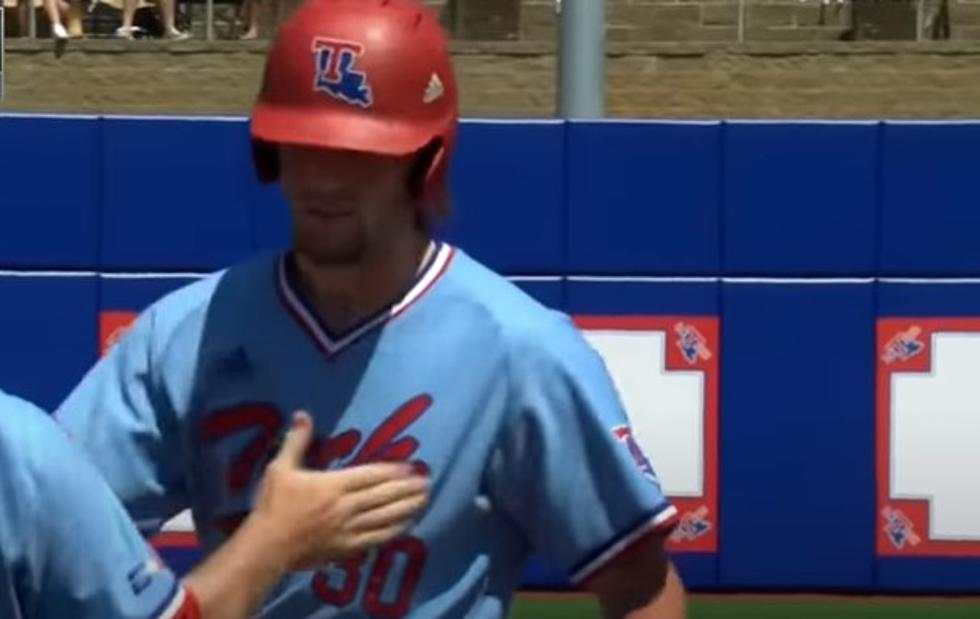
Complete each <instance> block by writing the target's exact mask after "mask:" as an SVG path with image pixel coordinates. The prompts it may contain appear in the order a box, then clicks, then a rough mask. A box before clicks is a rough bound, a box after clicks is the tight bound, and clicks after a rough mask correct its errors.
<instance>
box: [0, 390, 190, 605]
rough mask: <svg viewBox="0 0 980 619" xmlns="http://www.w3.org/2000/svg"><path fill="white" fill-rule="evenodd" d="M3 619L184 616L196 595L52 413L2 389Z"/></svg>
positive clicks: (0, 587)
mask: <svg viewBox="0 0 980 619" xmlns="http://www.w3.org/2000/svg"><path fill="white" fill-rule="evenodd" d="M0 556H2V559H3V562H2V565H0V617H5V618H11V619H66V618H68V617H70V618H71V619H130V618H133V619H135V618H137V617H138V618H141V619H149V618H166V619H170V618H176V617H185V616H190V615H189V612H190V611H189V609H187V608H185V606H186V604H185V603H186V601H187V600H186V592H185V590H184V588H183V587H182V586H181V584H180V583H179V582H178V580H177V579H176V578H175V576H174V575H173V573H171V572H170V571H168V570H166V569H165V568H164V567H163V566H162V565H161V564H160V562H159V561H158V560H157V558H156V555H155V554H154V552H153V551H152V550H151V549H150V548H149V547H148V546H147V544H146V542H145V541H144V540H143V538H142V537H141V536H140V534H139V532H138V531H137V529H136V527H135V525H133V523H132V522H131V521H130V520H129V518H128V517H127V515H126V511H125V510H124V509H123V507H122V505H121V504H120V503H119V501H118V499H116V497H115V496H114V495H113V493H112V491H111V490H110V489H109V487H108V486H107V485H106V483H105V481H104V480H103V479H102V478H101V477H100V476H99V473H98V472H97V471H96V469H95V467H93V466H92V465H91V463H90V462H88V461H87V460H86V458H85V456H84V455H83V453H82V451H81V450H79V449H78V448H77V447H76V446H75V445H72V444H71V443H70V442H69V440H68V438H67V437H66V436H65V433H64V431H63V430H61V429H59V428H58V426H57V425H56V424H55V423H54V422H53V421H52V420H51V418H50V417H49V416H48V415H47V413H45V412H43V411H41V410H40V409H38V408H36V407H34V406H33V405H31V404H28V403H27V402H25V401H23V400H20V399H17V398H14V397H12V396H9V395H6V394H4V393H3V392H2V391H0Z"/></svg>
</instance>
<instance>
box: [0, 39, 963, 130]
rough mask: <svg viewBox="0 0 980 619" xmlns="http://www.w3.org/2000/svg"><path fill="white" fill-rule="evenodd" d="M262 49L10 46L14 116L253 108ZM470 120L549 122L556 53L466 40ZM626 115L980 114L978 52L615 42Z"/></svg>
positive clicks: (615, 90) (616, 101)
mask: <svg viewBox="0 0 980 619" xmlns="http://www.w3.org/2000/svg"><path fill="white" fill-rule="evenodd" d="M264 49H265V45H264V44H263V43H250V44H240V43H232V42H217V43H212V44H208V43H205V42H185V43H181V44H173V45H167V44H162V43H151V42H143V41H137V42H129V43H125V42H117V41H87V42H83V43H72V44H70V45H69V48H68V50H67V52H66V53H64V54H63V55H62V56H60V57H57V56H56V55H55V54H53V53H52V50H51V43H50V42H49V41H33V42H32V41H11V42H8V49H7V73H8V75H7V100H6V101H5V103H4V104H3V105H0V110H5V111H35V112H37V111H47V112H92V113H147V114H150V113H169V114H197V113H206V114H214V113H219V114H223V113H230V114H243V113H247V111H248V107H249V104H250V102H251V99H252V97H253V96H254V93H255V91H256V89H257V85H258V80H259V78H260V74H261V66H262V60H263V53H264ZM455 61H456V66H457V70H458V73H459V75H460V81H461V91H462V109H463V113H464V114H465V115H467V116H503V117H508V116H530V117H543V116H549V115H551V114H552V113H553V110H554V101H555V92H554V70H555V69H554V67H555V59H554V54H553V46H552V45H550V44H533V43H510V44H506V43H495V44H489V43H485V44H477V43H460V44H457V45H456V48H455ZM607 77H608V92H607V95H608V97H607V98H608V112H609V115H610V116H616V117H624V116H629V117H673V118H705V117H708V118H713V117H728V118H731V117H746V118H753V117H782V118H786V117H828V118H880V117H929V118H951V117H974V118H975V117H980V44H974V43H958V44H956V43H952V42H944V43H923V44H897V43H859V42H851V43H848V42H814V43H806V44H801V43H752V44H743V45H737V44H726V43H717V44H693V43H688V44H654V43H645V44H640V43H633V44H629V45H625V44H611V45H610V49H609V59H608V63H607Z"/></svg>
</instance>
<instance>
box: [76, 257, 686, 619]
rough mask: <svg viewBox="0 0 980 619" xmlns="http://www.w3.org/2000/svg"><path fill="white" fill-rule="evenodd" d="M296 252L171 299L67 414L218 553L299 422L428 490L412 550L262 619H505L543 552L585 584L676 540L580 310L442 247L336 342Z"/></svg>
mask: <svg viewBox="0 0 980 619" xmlns="http://www.w3.org/2000/svg"><path fill="white" fill-rule="evenodd" d="M294 282H295V275H294V272H293V267H292V262H291V260H290V258H289V256H288V254H285V255H264V256H261V257H258V258H256V259H253V260H251V261H249V262H247V263H244V264H241V265H238V266H235V267H233V268H231V269H228V270H226V271H222V272H220V273H217V274H214V275H212V276H210V277H208V278H206V279H204V280H202V281H200V282H195V283H193V284H191V285H189V286H187V287H185V288H183V289H180V290H177V291H175V292H173V293H171V294H170V295H168V296H166V297H164V298H163V299H161V300H159V301H158V302H156V303H155V304H153V305H152V306H151V307H150V308H148V309H147V310H146V311H145V312H143V313H142V314H141V316H140V317H139V319H138V320H137V322H136V324H135V325H134V327H133V329H132V330H131V331H130V333H129V334H128V335H127V336H125V337H124V338H123V339H122V340H121V341H120V342H119V343H118V344H116V346H115V347H114V348H113V349H112V350H111V352H109V354H107V356H106V357H104V358H103V359H102V360H101V361H100V362H99V363H98V364H97V365H96V366H95V367H94V368H93V369H92V370H91V371H90V372H89V374H88V375H87V376H86V377H85V378H84V380H83V381H82V383H81V384H80V386H79V387H78V388H77V389H76V390H75V391H74V392H73V393H72V394H71V395H70V396H69V398H68V399H67V400H66V401H65V402H64V403H63V405H62V406H61V408H60V409H59V411H58V412H57V415H58V418H59V419H60V421H61V423H63V424H64V425H65V426H67V427H68V428H70V429H71V432H72V433H73V435H75V436H76V437H77V438H78V440H79V441H81V442H83V443H84V444H85V445H86V446H87V448H88V450H89V451H90V452H91V453H92V456H93V458H94V459H95V460H96V461H97V462H98V465H99V466H100V468H101V469H102V471H103V472H104V475H105V476H106V477H107V479H108V480H109V483H110V484H111V485H112V486H113V488H114V489H115V490H116V492H117V493H118V494H119V495H120V496H121V497H122V499H123V501H124V502H125V504H126V505H127V506H128V508H129V509H130V510H131V512H132V514H133V515H134V517H135V518H137V519H138V520H139V521H141V522H143V521H147V522H149V521H155V522H156V523H157V524H159V523H161V522H162V521H164V520H166V519H168V518H170V517H172V516H173V515H175V514H177V513H178V512H180V511H182V510H183V509H185V508H187V507H190V508H191V509H192V513H193V516H194V522H195V525H196V528H197V532H198V535H199V537H200V538H201V540H202V543H203V545H204V546H205V549H206V550H212V549H214V548H215V547H216V546H217V545H218V544H220V543H221V542H222V541H223V540H224V539H226V537H227V535H228V534H229V532H230V531H232V530H233V529H234V527H235V525H236V524H237V523H238V522H239V521H240V520H241V518H242V517H243V515H244V514H246V513H248V511H249V509H250V507H251V505H252V501H253V498H254V494H255V490H256V486H257V482H258V481H259V479H260V477H261V473H262V471H263V467H264V465H265V463H266V462H267V461H268V459H269V458H270V457H271V456H272V455H273V454H274V453H275V450H276V449H277V442H278V441H279V440H280V439H281V436H282V435H283V433H284V432H285V429H286V427H287V425H288V420H289V417H290V415H291V413H293V412H294V411H296V410H298V409H304V410H307V411H309V412H310V413H311V414H312V415H313V418H314V423H315V432H316V434H317V437H318V438H317V441H316V444H315V446H314V447H313V448H312V449H311V450H310V453H309V465H310V466H312V467H316V468H320V469H330V468H336V467H341V466H348V465H353V464H358V463H364V462H370V461H376V460H405V461H411V462H414V463H415V464H416V465H417V466H418V467H420V468H425V469H427V470H428V471H429V472H430V474H431V477H432V480H433V486H432V488H433V496H432V500H431V502H430V506H429V507H428V509H427V511H426V512H425V513H424V515H423V516H422V517H421V518H420V520H419V521H418V523H417V524H416V525H415V526H414V527H413V528H412V529H411V530H410V531H409V532H408V533H407V534H406V535H404V536H402V537H400V538H398V539H397V540H395V541H393V542H392V543H390V544H388V545H387V546H385V547H383V548H381V549H379V550H377V551H374V552H372V553H370V554H369V555H368V556H366V557H362V558H358V559H354V560H351V561H347V562H345V563H343V564H340V565H330V566H325V567H324V568H323V569H321V570H317V571H313V572H305V573H297V574H294V575H293V576H292V577H291V578H289V579H288V580H287V581H286V582H284V583H282V586H281V587H280V588H279V589H278V590H277V591H276V592H275V593H274V595H272V596H271V597H270V599H269V602H268V605H267V606H266V610H265V616H267V617H276V618H278V617H315V618H318V619H320V618H323V619H325V618H328V617H330V618H333V617H343V618H353V617H379V618H388V619H401V618H403V617H412V618H440V619H442V618H454V617H460V618H462V617H467V618H470V619H497V618H500V617H504V616H505V615H506V612H507V607H508V604H509V601H510V597H511V594H512V591H513V590H514V589H515V587H516V586H517V585H518V584H519V581H520V577H521V575H522V566H523V564H524V562H525V560H526V558H527V557H528V556H529V554H530V553H534V554H537V555H539V556H540V555H544V556H548V557H550V558H551V559H552V560H553V561H555V562H557V563H558V564H559V565H561V566H563V567H564V568H565V569H566V570H568V574H569V575H570V577H571V578H572V579H573V580H574V581H576V582H581V581H583V580H584V579H586V578H587V577H588V576H590V575H592V574H594V573H595V572H596V571H597V570H598V569H600V568H601V567H602V566H603V565H604V564H606V563H607V562H608V561H609V560H610V559H611V558H612V557H614V556H616V554H617V553H618V552H619V551H621V550H622V549H623V548H624V547H626V546H628V545H629V544H630V542H632V541H634V540H636V539H639V538H640V537H643V536H644V535H645V534H647V533H650V532H651V531H657V530H659V531H660V532H665V531H666V530H667V529H669V528H670V527H671V526H673V522H674V518H675V515H676V510H675V508H674V507H673V506H672V505H670V504H669V503H668V501H667V500H666V499H665V497H664V495H663V493H662V491H661V486H660V484H659V481H658V480H657V478H656V476H655V474H654V472H653V468H652V467H651V466H650V463H649V461H648V460H647V459H646V457H645V456H644V454H643V453H642V452H641V451H640V448H639V447H638V446H637V444H636V443H635V441H633V440H632V437H631V434H630V431H629V424H628V420H627V417H626V414H625V411H624V410H623V408H622V405H621V402H620V399H619V397H618V395H617V393H616V391H615V388H614V385H613V382H612V380H611V378H610V376H609V374H608V372H607V370H606V368H605V366H604V364H603V362H602V359H601V358H600V357H599V355H598V354H597V353H596V352H595V351H594V350H593V349H592V348H591V347H590V346H589V345H588V344H587V343H586V341H585V339H584V338H583V337H582V335H581V333H580V332H579V331H578V330H577V328H576V327H575V325H574V323H573V322H572V321H571V320H570V319H569V318H568V317H567V316H565V315H563V314H560V313H557V312H555V311H552V310H550V309H547V308H545V307H544V306H542V305H540V304H538V303H537V302H536V301H534V300H533V299H532V298H530V297H529V296H527V295H526V294H525V293H523V292H522V291H521V290H520V289H518V288H517V287H515V286H514V285H513V284H511V283H510V282H508V281H507V280H506V279H504V278H502V277H500V276H499V275H497V274H495V273H493V272H492V271H490V270H488V269H486V268H485V267H483V266H481V265H480V264H479V263H477V262H476V261H475V260H473V259H472V258H471V257H469V256H468V255H466V254H465V253H464V252H462V251H460V250H458V249H456V248H454V247H452V246H450V245H447V244H441V245H439V246H438V248H437V250H436V251H434V252H433V253H432V257H431V259H430V260H429V262H428V263H427V264H426V265H423V268H422V269H421V270H420V272H419V276H418V279H417V281H416V282H415V284H414V285H413V286H412V287H411V289H410V290H408V291H407V293H406V294H405V295H404V296H402V297H401V298H400V299H398V300H397V301H396V302H394V303H393V304H392V305H391V306H390V307H387V308H385V310H384V311H383V312H381V313H380V314H379V315H377V316H375V317H373V318H371V319H369V320H367V321H366V322H364V323H363V324H361V325H359V326H358V327H357V328H355V329H353V330H351V331H349V332H347V333H344V334H332V333H330V332H328V331H327V329H325V328H324V326H323V325H322V324H321V323H320V321H318V319H317V317H316V315H315V313H314V312H313V311H312V310H311V309H310V305H309V304H308V302H307V301H306V300H305V299H304V297H303V294H302V293H301V292H300V290H299V289H298V288H297V286H296V285H295V283H294Z"/></svg>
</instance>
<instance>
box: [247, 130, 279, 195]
mask: <svg viewBox="0 0 980 619" xmlns="http://www.w3.org/2000/svg"><path fill="white" fill-rule="evenodd" d="M252 163H253V164H254V165H255V174H256V175H257V176H258V178H259V181H261V182H262V183H265V184H269V183H273V182H275V181H277V180H279V148H278V147H277V146H276V145H275V144H273V143H271V142H265V141H262V140H257V139H253V140H252Z"/></svg>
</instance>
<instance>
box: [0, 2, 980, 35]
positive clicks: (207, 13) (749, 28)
mask: <svg viewBox="0 0 980 619" xmlns="http://www.w3.org/2000/svg"><path fill="white" fill-rule="evenodd" d="M96 1H97V0H96ZM467 1H468V2H471V3H472V2H474V0H446V9H447V10H450V14H452V15H454V14H455V13H456V10H455V5H456V3H457V2H458V3H460V4H462V3H464V2H467ZM486 1H487V2H494V1H496V0H486ZM571 1H574V0H565V2H566V3H568V2H571ZM583 1H584V0H583ZM589 1H593V0H589ZM855 1H856V2H857V3H859V4H861V5H864V6H873V5H874V4H876V3H881V4H883V5H884V4H887V3H893V4H894V5H899V4H901V5H905V6H909V4H910V3H912V2H914V6H915V21H916V23H915V35H914V40H915V41H924V40H927V39H929V38H932V37H930V36H928V31H929V30H930V28H931V27H932V25H933V24H932V22H933V20H934V19H936V17H937V12H936V10H937V8H938V7H941V8H942V10H944V11H945V14H944V15H943V17H944V18H945V19H948V11H949V8H948V6H947V5H946V4H945V3H947V2H948V3H950V4H952V3H960V4H962V5H970V4H973V5H980V0H977V1H976V2H971V1H970V0H967V1H966V2H964V1H963V0H905V1H903V0H782V1H780V0H775V1H774V0H731V2H729V3H713V4H711V6H712V7H715V8H717V7H729V8H735V10H736V18H735V24H734V36H733V37H731V38H728V39H727V40H729V41H732V42H738V43H745V42H750V41H752V40H755V39H753V38H752V34H753V33H759V32H760V31H762V32H764V31H765V30H766V28H765V27H758V26H756V25H755V20H754V19H753V12H754V10H763V9H768V10H771V9H772V7H780V6H782V7H788V6H791V5H796V6H800V7H813V6H814V5H820V6H821V11H823V10H824V9H826V8H828V7H830V6H835V7H836V11H838V12H839V11H848V12H849V13H850V14H853V10H852V9H853V7H854V4H855ZM20 2H27V3H28V5H29V9H30V10H27V11H24V12H26V14H27V15H26V17H27V23H26V26H27V27H26V30H27V32H26V35H27V37H28V38H32V39H35V38H37V34H38V23H37V21H38V18H37V13H38V11H37V10H36V9H35V8H34V2H35V0H20ZM274 2H275V4H276V5H277V7H278V5H284V4H294V3H295V1H294V0H293V1H291V0H274ZM200 4H203V6H204V29H203V30H204V32H203V35H204V39H205V40H207V41H214V40H215V39H216V38H217V37H216V32H215V30H216V28H215V26H216V14H215V3H214V0H203V2H201V3H200ZM560 4H561V0H554V6H555V11H554V15H555V18H554V20H555V29H556V30H555V33H554V36H557V20H558V15H559V13H560V11H559V10H558V8H559V7H560ZM611 4H612V2H609V1H607V5H611ZM538 6H540V5H538ZM663 6H668V3H666V2H665V3H664V5H663ZM674 6H678V5H674ZM688 6H696V3H690V4H689V5H688ZM704 6H707V4H706V5H704ZM845 7H846V8H845ZM703 10H707V9H703ZM12 12H13V11H10V10H9V9H8V14H7V17H8V21H9V19H10V18H11V17H12V16H11V15H10V13H12ZM17 12H18V13H20V11H19V10H18V11H17ZM276 13H277V15H280V14H281V13H282V12H281V11H280V10H279V9H278V8H277V9H276ZM21 15H22V14H21ZM18 16H20V15H18ZM609 17H610V16H609V15H608V13H607V19H608V18H609ZM944 23H945V22H944ZM23 25H25V24H21V25H20V27H23ZM450 25H451V24H450ZM826 27H827V28H831V27H832V25H829V26H826ZM850 27H851V28H853V27H855V24H850ZM773 29H777V30H778V27H777V28H773ZM976 33H977V34H976V38H978V39H980V25H978V27H977V28H976ZM263 34H264V36H267V35H268V33H263ZM454 34H458V33H454ZM460 38H463V39H465V38H468V37H466V36H461V37H460ZM657 40H658V41H661V42H680V41H690V40H691V38H690V37H685V36H678V37H677V38H675V39H674V38H669V37H667V38H663V37H661V38H658V39H657ZM715 40H726V39H715Z"/></svg>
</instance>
